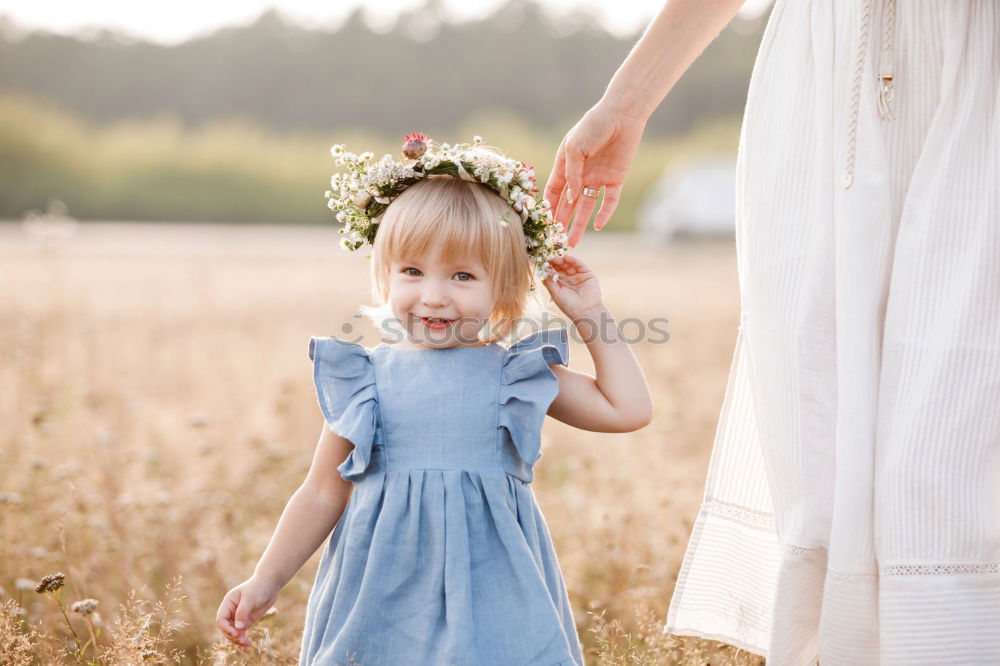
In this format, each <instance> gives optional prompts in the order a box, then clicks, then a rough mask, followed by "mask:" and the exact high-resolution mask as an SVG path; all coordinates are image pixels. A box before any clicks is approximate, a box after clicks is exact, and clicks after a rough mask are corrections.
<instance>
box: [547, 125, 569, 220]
mask: <svg viewBox="0 0 1000 666" xmlns="http://www.w3.org/2000/svg"><path fill="white" fill-rule="evenodd" d="M565 145H566V137H563V140H562V142H561V143H560V144H559V148H558V150H556V157H555V160H554V162H553V164H552V173H550V174H549V180H548V182H546V183H545V194H544V195H543V197H544V198H545V199H547V200H548V202H549V205H550V206H551V208H552V211H553V214H554V213H555V210H556V206H558V205H559V197H560V196H562V191H563V186H565V185H566V157H565V151H564V146H565Z"/></svg>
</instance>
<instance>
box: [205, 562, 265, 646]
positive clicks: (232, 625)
mask: <svg viewBox="0 0 1000 666" xmlns="http://www.w3.org/2000/svg"><path fill="white" fill-rule="evenodd" d="M279 591H280V589H276V588H275V587H274V586H273V585H269V584H267V583H265V582H264V581H261V580H258V579H256V578H253V577H251V578H249V579H248V580H245V581H244V582H242V583H240V584H239V585H237V586H236V587H234V588H233V589H231V590H229V592H227V593H226V596H225V597H224V598H223V600H222V605H220V606H219V611H218V612H217V613H216V614H215V625H216V626H217V627H218V628H219V630H220V631H221V632H222V633H223V634H224V635H225V636H226V638H228V639H229V640H230V641H232V642H233V643H235V644H236V645H238V646H240V647H241V648H249V647H250V639H249V638H247V631H248V630H249V629H250V627H252V626H253V625H254V624H256V623H257V621H258V620H260V618H261V617H263V616H264V613H266V612H267V610H268V609H269V608H270V607H271V606H272V605H274V600H275V599H277V598H278V592H279ZM240 623H242V627H241V626H239V625H240Z"/></svg>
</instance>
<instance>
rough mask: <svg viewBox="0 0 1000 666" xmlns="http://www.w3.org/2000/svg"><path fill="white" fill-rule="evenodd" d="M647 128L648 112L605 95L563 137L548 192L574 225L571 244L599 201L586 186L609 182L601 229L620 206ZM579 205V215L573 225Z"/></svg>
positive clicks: (560, 218)
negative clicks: (621, 105) (618, 105)
mask: <svg viewBox="0 0 1000 666" xmlns="http://www.w3.org/2000/svg"><path fill="white" fill-rule="evenodd" d="M645 128H646V120H645V118H643V117H640V116H633V115H629V114H628V113H627V112H626V111H623V110H622V109H619V108H615V107H614V106H613V105H612V103H610V102H606V101H604V100H602V101H600V102H598V103H597V104H595V105H594V106H593V107H591V109H590V110H589V111H587V113H585V114H584V115H583V117H582V118H581V119H580V121H579V122H578V123H577V124H576V125H574V126H573V128H572V129H571V130H570V131H569V132H567V133H566V136H565V137H563V140H562V143H560V144H559V150H558V151H556V158H555V163H554V164H553V165H552V173H551V175H550V176H549V182H548V183H547V184H546V185H545V198H546V199H547V200H548V201H549V203H550V204H551V205H552V211H553V213H552V216H553V219H554V220H555V221H556V222H561V223H562V225H563V228H568V229H569V232H568V238H567V243H568V244H569V246H570V247H576V244H577V243H579V242H580V239H581V238H583V232H585V231H586V230H587V222H588V221H589V220H590V214H591V213H592V212H593V210H594V206H595V205H596V204H597V198H596V197H586V196H583V195H582V192H583V188H584V187H591V188H593V189H595V190H600V189H601V188H602V187H605V188H606V189H605V191H604V201H603V203H602V204H601V210H600V212H599V213H598V214H597V217H596V218H595V219H594V229H600V228H601V227H603V226H604V225H605V224H607V222H608V220H609V219H610V218H611V214H612V213H614V212H615V208H616V207H617V206H618V199H619V198H620V197H621V193H622V186H623V185H624V184H625V178H626V176H628V171H629V168H631V166H632V160H633V159H635V153H636V150H637V149H638V148H639V140H640V139H641V138H642V132H643V130H644V129H645ZM564 187H565V192H564ZM574 209H576V218H575V219H574V220H573V226H572V228H570V227H569V221H570V218H571V217H572V216H573V210H574Z"/></svg>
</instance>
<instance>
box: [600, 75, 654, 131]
mask: <svg viewBox="0 0 1000 666" xmlns="http://www.w3.org/2000/svg"><path fill="white" fill-rule="evenodd" d="M647 96H648V91H643V90H639V89H638V88H627V87H625V86H624V85H619V84H616V83H614V82H612V83H611V84H610V85H609V86H608V89H607V90H606V91H605V92H604V95H603V96H602V97H601V99H600V100H599V101H598V105H599V106H602V107H604V108H605V109H607V110H608V111H609V112H610V113H612V114H613V115H615V116H617V117H619V118H626V119H628V120H635V121H638V122H641V123H642V124H643V125H645V124H646V121H648V120H649V116H650V115H652V113H653V110H654V109H655V108H656V106H655V105H653V106H652V107H651V108H648V109H647V107H650V102H649V100H647V99H646V98H647Z"/></svg>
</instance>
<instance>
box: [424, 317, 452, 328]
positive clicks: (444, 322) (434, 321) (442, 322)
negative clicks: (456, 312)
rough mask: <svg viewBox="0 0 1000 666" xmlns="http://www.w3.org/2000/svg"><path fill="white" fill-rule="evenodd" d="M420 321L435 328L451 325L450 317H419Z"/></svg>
mask: <svg viewBox="0 0 1000 666" xmlns="http://www.w3.org/2000/svg"><path fill="white" fill-rule="evenodd" d="M420 321H421V322H423V324H424V326H426V327H428V328H432V329H435V330H441V329H444V328H447V327H448V326H449V325H451V322H452V320H451V319H440V318H438V317H421V318H420Z"/></svg>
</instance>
